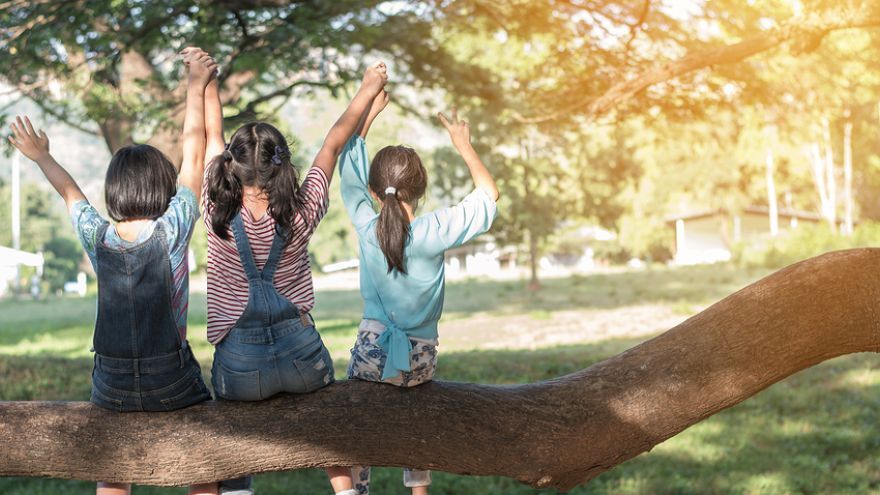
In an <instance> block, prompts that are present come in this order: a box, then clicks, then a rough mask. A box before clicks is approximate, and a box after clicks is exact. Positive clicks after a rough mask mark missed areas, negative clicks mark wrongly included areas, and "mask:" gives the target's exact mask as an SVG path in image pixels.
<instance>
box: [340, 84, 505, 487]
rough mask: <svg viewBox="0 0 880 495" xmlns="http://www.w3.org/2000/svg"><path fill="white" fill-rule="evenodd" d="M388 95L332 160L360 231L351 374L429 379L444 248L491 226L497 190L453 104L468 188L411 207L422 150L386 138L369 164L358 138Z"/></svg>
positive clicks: (420, 191)
mask: <svg viewBox="0 0 880 495" xmlns="http://www.w3.org/2000/svg"><path fill="white" fill-rule="evenodd" d="M388 99H389V98H388V95H387V94H386V93H385V92H384V91H383V92H382V94H380V95H379V96H378V97H377V98H376V99H375V100H374V101H373V104H372V106H371V107H370V109H369V110H368V111H367V112H365V113H364V115H363V116H362V117H361V123H360V124H359V127H358V133H357V134H356V135H355V136H354V137H352V138H351V140H349V142H348V144H347V145H346V147H345V151H344V152H343V155H342V160H341V163H340V165H339V174H340V177H341V179H340V180H341V181H342V182H341V188H342V199H343V201H344V203H345V208H346V210H347V211H348V215H349V217H350V218H351V221H352V223H353V224H354V227H355V229H356V230H357V234H358V247H359V251H360V254H359V256H360V290H361V296H362V297H363V299H364V314H363V320H362V321H361V324H360V327H359V331H358V335H357V341H356V342H355V344H354V347H353V348H352V350H351V361H350V364H349V367H348V377H349V378H357V379H360V380H367V381H372V382H379V383H386V384H390V385H395V386H398V387H414V386H416V385H420V384H422V383H425V382H427V381H430V380H431V379H432V378H433V376H434V370H435V368H436V359H437V347H436V346H437V322H438V320H439V319H440V315H441V313H442V311H443V294H444V289H445V278H444V270H443V261H444V253H445V252H446V250H448V249H451V248H454V247H456V246H460V245H462V244H464V243H466V242H468V241H469V240H471V239H473V238H474V237H476V236H478V235H480V234H482V233H484V232H486V231H487V230H489V227H491V226H492V221H493V220H494V219H495V214H496V205H495V202H496V201H497V199H498V189H497V187H496V186H495V181H494V180H493V179H492V176H491V175H490V174H489V171H488V170H487V169H486V167H485V166H484V165H483V162H482V161H481V160H480V157H479V156H477V153H476V152H475V151H474V148H473V147H472V146H471V143H470V128H469V126H468V123H467V122H465V121H463V120H459V119H458V115H457V113H456V111H455V110H454V109H453V110H452V118H451V120H450V119H447V118H446V116H444V115H443V114H439V118H440V121H441V122H442V124H443V125H444V127H446V130H447V131H448V132H449V136H450V138H451V139H452V144H453V145H454V146H455V148H456V149H457V150H458V152H459V153H460V154H461V156H462V158H463V159H464V162H465V164H466V165H467V167H468V170H469V171H470V175H471V179H472V180H473V182H474V186H475V189H474V191H473V192H471V193H470V194H468V195H467V197H465V198H464V200H462V201H461V202H460V203H458V204H457V205H455V206H451V207H449V208H442V209H439V210H436V211H432V212H429V213H425V214H422V215H419V216H415V211H416V209H417V208H418V204H419V202H420V201H421V199H422V197H423V196H424V195H425V189H426V188H427V180H428V174H427V172H426V171H425V167H423V166H422V161H421V160H420V159H419V155H418V154H417V153H416V152H415V151H414V150H413V149H412V148H407V147H406V146H386V147H384V148H382V149H381V150H379V152H378V153H376V155H375V156H374V157H373V162H372V164H371V163H370V161H369V159H368V157H367V150H366V143H365V141H364V138H365V137H366V136H367V132H368V131H369V129H370V125H371V124H372V122H373V120H374V119H375V118H376V116H377V115H378V114H379V113H380V112H381V111H382V110H383V109H384V108H385V106H386V105H387V104H388ZM373 200H376V201H377V202H378V204H379V212H378V213H376V211H374V210H373ZM353 474H354V477H355V483H356V488H357V490H358V493H359V494H366V493H368V492H369V480H370V471H369V468H362V467H356V468H354V469H353ZM403 481H404V485H405V486H407V487H409V488H412V493H413V494H414V495H420V494H427V493H428V486H429V485H430V484H431V472H430V471H421V470H410V469H406V470H404V474H403Z"/></svg>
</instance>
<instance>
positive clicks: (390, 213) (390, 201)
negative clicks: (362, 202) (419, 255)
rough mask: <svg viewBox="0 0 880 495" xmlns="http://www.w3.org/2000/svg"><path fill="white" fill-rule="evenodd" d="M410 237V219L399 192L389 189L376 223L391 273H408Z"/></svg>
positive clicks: (377, 234) (380, 245) (377, 233)
mask: <svg viewBox="0 0 880 495" xmlns="http://www.w3.org/2000/svg"><path fill="white" fill-rule="evenodd" d="M409 236H410V232H409V217H408V216H407V214H406V210H404V209H403V204H402V203H401V201H400V199H399V198H398V197H397V191H396V190H394V188H393V187H389V188H387V189H386V191H385V201H384V202H383V206H382V209H381V210H380V211H379V219H378V221H377V222H376V237H377V238H378V240H379V248H380V249H382V254H384V255H385V261H386V262H387V263H388V272H389V273H391V271H392V270H397V271H398V272H400V273H404V274H405V273H406V260H405V259H404V250H405V249H406V243H407V241H409Z"/></svg>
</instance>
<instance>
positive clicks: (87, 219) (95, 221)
mask: <svg viewBox="0 0 880 495" xmlns="http://www.w3.org/2000/svg"><path fill="white" fill-rule="evenodd" d="M70 221H71V222H72V223H73V230H74V231H75V232H76V237H77V239H79V243H80V244H82V247H83V250H85V252H86V254H87V255H88V256H89V261H91V262H92V268H93V269H96V270H97V264H96V261H95V246H96V244H97V243H98V230H99V229H100V228H101V226H102V225H103V224H105V223H109V222H107V220H105V219H104V218H103V217H102V216H101V214H100V213H98V210H97V209H96V208H95V207H94V206H92V205H91V204H89V202H88V201H86V200H80V201H77V202H76V203H74V204H73V207H72V208H71V209H70Z"/></svg>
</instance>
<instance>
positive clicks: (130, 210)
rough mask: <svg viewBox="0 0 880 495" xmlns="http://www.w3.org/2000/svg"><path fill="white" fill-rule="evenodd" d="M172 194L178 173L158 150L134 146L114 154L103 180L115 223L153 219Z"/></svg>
mask: <svg viewBox="0 0 880 495" xmlns="http://www.w3.org/2000/svg"><path fill="white" fill-rule="evenodd" d="M175 194H177V171H176V170H175V169H174V165H172V164H171V161H170V160H168V158H167V157H166V156H165V155H164V154H162V152H161V151H159V150H158V149H156V148H154V147H152V146H150V145H149V144H136V145H133V146H125V147H124V148H120V149H119V150H118V151H117V152H116V153H114V154H113V158H112V159H111V160H110V165H109V166H108V167H107V175H106V176H105V178H104V203H105V204H106V205H107V213H108V214H109V215H110V218H112V219H113V220H114V221H117V222H121V221H123V220H133V219H145V218H149V219H151V220H155V219H156V218H159V217H161V216H162V214H163V213H165V210H167V209H168V203H169V202H170V201H171V198H172V197H174V195H175Z"/></svg>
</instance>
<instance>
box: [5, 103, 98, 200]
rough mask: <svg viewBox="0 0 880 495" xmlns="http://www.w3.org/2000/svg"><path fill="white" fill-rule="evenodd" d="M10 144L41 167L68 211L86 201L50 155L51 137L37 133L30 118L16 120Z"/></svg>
mask: <svg viewBox="0 0 880 495" xmlns="http://www.w3.org/2000/svg"><path fill="white" fill-rule="evenodd" d="M9 142H10V143H12V145H13V146H15V147H16V148H18V150H19V151H21V153H22V154H23V155H24V156H26V157H28V158H30V159H31V160H33V161H35V162H36V163H37V165H39V167H40V170H42V172H43V175H45V176H46V178H47V179H49V183H50V184H52V187H54V188H55V190H56V191H58V194H60V195H61V198H62V199H64V202H65V203H66V204H67V210H68V211H70V210H71V207H73V204H74V203H76V202H77V201H81V200H84V199H86V196H85V194H83V192H82V190H81V189H80V188H79V186H78V185H77V184H76V181H75V180H73V177H71V176H70V174H68V173H67V170H64V167H62V166H61V165H59V164H58V162H57V161H55V158H53V157H52V155H51V154H50V153H49V137H48V136H46V133H45V132H43V130H42V129H41V130H40V131H39V132H37V131H35V130H34V126H33V125H31V120H30V119H29V118H27V117H25V118H24V120H22V118H21V117H16V118H15V122H14V123H13V124H12V136H9Z"/></svg>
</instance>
